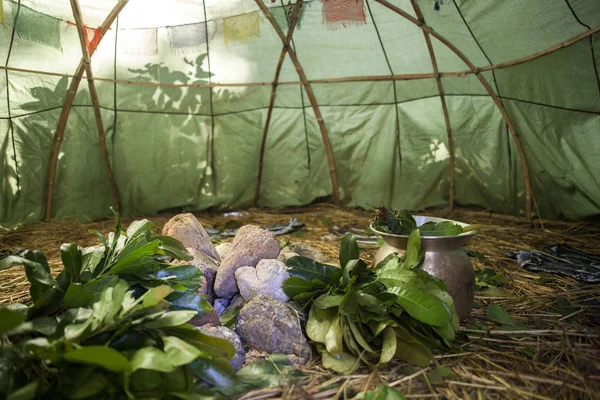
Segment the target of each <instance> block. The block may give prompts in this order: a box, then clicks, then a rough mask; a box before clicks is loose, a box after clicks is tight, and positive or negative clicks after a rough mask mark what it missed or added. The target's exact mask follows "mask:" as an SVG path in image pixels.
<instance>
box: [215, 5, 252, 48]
mask: <svg viewBox="0 0 600 400" xmlns="http://www.w3.org/2000/svg"><path fill="white" fill-rule="evenodd" d="M257 36H260V17H259V15H258V11H256V12H253V13H250V14H242V15H237V16H235V17H230V18H225V19H223V37H224V38H225V45H229V43H231V42H241V43H248V42H249V41H250V38H252V37H257Z"/></svg>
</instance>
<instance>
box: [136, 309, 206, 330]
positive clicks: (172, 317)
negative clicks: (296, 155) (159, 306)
mask: <svg viewBox="0 0 600 400" xmlns="http://www.w3.org/2000/svg"><path fill="white" fill-rule="evenodd" d="M195 316H196V311H188V310H179V311H171V312H168V313H166V314H162V315H161V316H160V317H158V318H157V319H155V320H152V321H148V322H145V323H143V324H142V326H141V327H142V328H144V329H160V328H167V327H173V326H178V325H181V324H185V323H186V322H188V321H189V320H191V319H192V318H194V317H195Z"/></svg>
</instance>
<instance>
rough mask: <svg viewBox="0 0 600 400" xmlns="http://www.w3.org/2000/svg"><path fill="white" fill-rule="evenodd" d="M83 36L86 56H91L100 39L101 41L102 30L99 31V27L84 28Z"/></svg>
mask: <svg viewBox="0 0 600 400" xmlns="http://www.w3.org/2000/svg"><path fill="white" fill-rule="evenodd" d="M83 36H84V39H85V43H86V45H87V50H88V54H89V55H90V56H91V55H92V54H94V51H96V48H97V47H98V45H99V44H100V39H102V29H100V27H98V28H90V27H88V26H86V27H85V29H84V30H83Z"/></svg>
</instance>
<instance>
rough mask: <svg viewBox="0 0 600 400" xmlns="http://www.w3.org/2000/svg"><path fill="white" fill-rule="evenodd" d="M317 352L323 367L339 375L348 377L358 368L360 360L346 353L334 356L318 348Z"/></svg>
mask: <svg viewBox="0 0 600 400" xmlns="http://www.w3.org/2000/svg"><path fill="white" fill-rule="evenodd" d="M319 351H320V353H321V361H322V362H323V366H324V367H325V368H329V369H332V370H334V371H336V372H338V373H340V374H343V375H350V374H352V373H354V372H355V371H356V370H357V369H358V367H359V366H360V360H359V359H358V358H357V357H355V356H353V355H352V354H349V353H347V352H342V353H341V354H338V355H335V356H334V355H333V354H331V353H329V352H328V351H327V350H325V349H324V348H319Z"/></svg>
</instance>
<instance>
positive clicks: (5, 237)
mask: <svg viewBox="0 0 600 400" xmlns="http://www.w3.org/2000/svg"><path fill="white" fill-rule="evenodd" d="M240 214H241V215H237V216H231V215H224V214H221V213H196V216H197V217H198V218H199V220H200V221H201V222H202V224H203V225H204V226H205V227H207V228H213V227H214V228H224V227H225V226H226V224H228V225H227V226H231V225H232V222H231V221H236V222H237V223H239V224H247V223H249V224H255V225H262V226H264V225H270V224H281V223H287V222H288V221H289V219H290V218H291V217H296V218H298V220H299V221H301V222H303V223H304V224H305V226H304V227H303V228H302V229H301V230H300V231H299V232H298V233H295V234H292V235H286V236H281V237H279V239H280V240H285V241H289V242H307V243H310V244H311V245H312V246H313V247H315V248H317V249H319V250H321V251H322V252H323V253H325V254H326V255H327V256H329V257H330V258H331V260H335V259H336V257H337V251H338V245H339V240H333V239H334V238H333V236H332V235H333V234H336V233H337V234H339V233H340V232H343V231H347V230H350V229H359V230H361V229H362V230H365V234H368V232H366V230H367V228H368V223H369V220H370V218H371V213H369V212H365V211H358V210H349V209H344V208H338V207H335V206H332V205H326V204H319V205H314V206H311V207H305V208H296V209H286V210H259V209H250V210H246V211H243V212H241V213H240ZM423 214H429V215H439V214H440V211H436V210H429V212H424V213H423ZM172 216H173V214H168V215H167V214H164V215H159V216H155V217H151V218H149V219H150V220H151V221H153V223H154V231H155V232H160V230H161V229H162V226H163V224H164V223H166V222H167V221H168V220H169V218H171V217H172ZM445 216H446V217H448V215H445ZM449 217H450V218H452V219H456V220H460V221H463V222H467V223H479V224H485V225H486V229H485V231H484V233H483V234H480V235H478V236H477V237H475V239H473V240H472V241H471V243H469V244H468V246H467V247H468V249H470V250H473V251H475V252H478V253H479V254H480V255H481V256H483V257H481V256H480V257H479V258H473V259H472V260H473V264H474V267H475V269H476V270H481V269H483V268H491V269H493V270H494V271H496V272H497V273H501V274H503V275H504V276H505V277H506V278H507V283H506V285H505V286H504V287H503V288H502V289H503V291H501V292H495V293H494V296H489V295H485V293H484V292H478V294H477V296H476V307H475V309H474V310H473V312H472V315H471V317H470V318H469V319H468V320H467V321H466V322H465V323H464V324H463V325H462V335H461V339H460V340H459V342H458V343H459V345H460V349H461V350H460V351H458V352H454V353H446V354H438V355H437V356H436V359H435V365H433V366H430V367H428V368H410V367H408V366H407V365H405V364H402V363H394V362H392V363H390V364H389V365H387V366H386V367H385V368H381V369H378V370H374V371H372V370H368V369H367V368H364V369H361V370H359V371H358V372H357V373H356V374H354V375H352V376H338V375H336V374H334V373H332V372H330V371H327V370H325V369H323V367H322V366H321V365H320V363H319V361H318V358H317V359H313V360H312V361H311V362H310V363H309V364H308V365H306V366H304V367H303V372H304V374H305V378H304V379H303V380H300V381H298V382H295V383H293V384H290V385H288V387H282V388H267V389H261V390H256V391H253V392H250V393H247V394H245V395H243V396H242V397H241V398H243V399H246V400H249V399H266V398H302V399H324V398H334V399H342V398H351V397H352V396H354V395H355V394H356V393H357V392H360V391H362V390H365V389H366V388H369V389H373V388H375V387H377V386H380V385H384V384H385V385H390V386H393V387H395V388H397V389H398V390H400V391H401V392H402V393H403V394H404V395H405V396H406V397H407V398H409V399H421V398H432V399H445V398H448V399H600V322H599V321H598V319H599V317H598V314H600V310H599V309H598V308H597V307H596V308H594V303H593V302H594V300H595V301H596V302H595V304H596V305H597V304H598V302H597V300H598V299H600V285H595V286H593V285H584V284H581V283H578V282H577V281H575V280H572V279H570V278H564V277H559V276H556V275H549V274H537V273H532V272H528V271H526V270H524V269H522V268H521V267H520V266H519V265H518V264H517V263H516V262H515V261H513V260H511V259H509V258H508V257H507V256H506V253H507V252H509V251H517V250H523V249H538V250H541V249H542V248H544V247H546V246H548V245H552V244H559V243H566V244H569V245H571V246H573V247H576V248H578V249H580V250H583V251H588V252H592V253H600V224H599V223H598V222H552V221H540V220H536V221H533V222H532V221H526V220H523V219H518V218H513V217H506V216H500V215H491V214H488V213H484V212H474V211H470V210H466V209H459V210H457V211H455V212H454V213H453V214H452V215H450V216H449ZM135 219H139V218H128V219H125V220H124V225H128V224H129V223H130V222H131V221H133V220H135ZM233 224H235V223H233ZM112 228H113V221H112V220H105V221H100V222H91V223H84V224H82V223H76V222H67V221H52V222H49V223H39V224H34V225H28V226H25V227H22V228H19V229H17V230H14V231H10V232H5V233H0V248H15V247H20V248H24V249H36V250H40V251H42V252H44V253H45V254H46V255H47V257H48V258H49V261H50V265H51V267H53V269H54V270H56V272H58V270H59V268H60V257H59V253H58V249H59V247H60V245H61V244H62V243H65V242H76V243H78V244H79V245H81V246H89V245H94V244H97V242H96V238H95V237H94V236H93V235H91V234H90V233H88V230H90V229H96V230H98V231H100V232H103V233H108V232H110V231H111V230H112ZM229 240H231V239H229ZM361 247H362V249H363V250H362V254H363V258H364V259H367V260H369V259H371V258H372V257H373V255H374V254H375V251H376V250H377V245H363V246H361ZM28 298H29V295H28V285H27V282H26V279H25V276H24V273H23V272H22V269H20V268H14V269H11V270H8V271H4V272H2V273H0V304H7V303H13V302H27V301H28ZM489 303H495V304H497V305H500V306H502V307H504V308H505V309H506V310H507V311H508V312H509V313H510V316H511V317H512V318H513V320H514V322H515V324H516V325H517V326H518V327H519V329H520V330H518V331H505V330H497V329H495V327H498V324H496V323H495V322H493V321H492V320H490V319H489V318H488V317H487V316H486V309H487V306H488V304H489ZM590 304H591V305H590ZM594 314H596V316H594ZM437 366H442V367H447V368H449V369H450V370H451V373H449V374H448V376H447V377H445V378H443V379H441V378H440V377H439V376H437V375H435V374H431V371H432V370H433V369H434V368H435V367H437ZM445 371H447V370H445Z"/></svg>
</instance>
